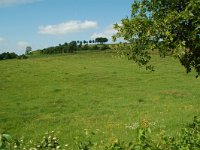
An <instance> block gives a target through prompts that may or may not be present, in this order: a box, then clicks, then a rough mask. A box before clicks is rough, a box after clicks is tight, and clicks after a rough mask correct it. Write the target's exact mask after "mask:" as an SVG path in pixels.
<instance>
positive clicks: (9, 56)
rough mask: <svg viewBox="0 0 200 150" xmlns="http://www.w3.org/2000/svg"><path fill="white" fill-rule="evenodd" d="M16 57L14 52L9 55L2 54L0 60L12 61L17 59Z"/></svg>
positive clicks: (7, 53) (6, 53)
mask: <svg viewBox="0 0 200 150" xmlns="http://www.w3.org/2000/svg"><path fill="white" fill-rule="evenodd" d="M17 57H18V55H17V54H15V53H14V52H12V53H9V52H4V53H2V54H0V60H5V59H14V58H17Z"/></svg>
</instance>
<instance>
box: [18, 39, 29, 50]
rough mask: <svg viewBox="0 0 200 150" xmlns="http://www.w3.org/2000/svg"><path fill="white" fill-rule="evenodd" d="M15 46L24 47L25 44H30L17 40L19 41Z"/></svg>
mask: <svg viewBox="0 0 200 150" xmlns="http://www.w3.org/2000/svg"><path fill="white" fill-rule="evenodd" d="M17 46H18V47H19V48H22V49H25V48H26V47H27V46H30V44H29V43H28V42H25V41H19V42H18V43H17Z"/></svg>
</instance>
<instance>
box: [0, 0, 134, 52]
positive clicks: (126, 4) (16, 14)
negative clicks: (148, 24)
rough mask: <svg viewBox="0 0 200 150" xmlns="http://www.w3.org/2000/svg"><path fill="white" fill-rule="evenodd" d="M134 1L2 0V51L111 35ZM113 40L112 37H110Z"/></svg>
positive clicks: (0, 31) (0, 34) (0, 43)
mask: <svg viewBox="0 0 200 150" xmlns="http://www.w3.org/2000/svg"><path fill="white" fill-rule="evenodd" d="M132 2H133V0H0V53H2V52H5V51H6V52H12V51H14V52H16V53H18V54H22V53H24V51H25V47H26V46H31V47H32V48H33V49H34V50H35V49H42V48H45V47H49V46H56V45H58V44H63V43H65V42H70V41H72V40H90V39H95V38H96V37H99V36H102V37H107V38H108V39H110V38H111V35H113V34H114V33H115V31H114V30H113V29H112V26H113V24H114V23H119V22H120V20H121V19H122V18H125V17H127V16H129V15H130V10H131V4H132ZM110 41H111V40H110Z"/></svg>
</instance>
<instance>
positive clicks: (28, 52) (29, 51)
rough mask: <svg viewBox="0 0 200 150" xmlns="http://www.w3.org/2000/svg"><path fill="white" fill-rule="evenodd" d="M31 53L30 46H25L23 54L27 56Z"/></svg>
mask: <svg viewBox="0 0 200 150" xmlns="http://www.w3.org/2000/svg"><path fill="white" fill-rule="evenodd" d="M31 51H32V47H31V46H27V47H26V52H25V54H26V55H29V54H31Z"/></svg>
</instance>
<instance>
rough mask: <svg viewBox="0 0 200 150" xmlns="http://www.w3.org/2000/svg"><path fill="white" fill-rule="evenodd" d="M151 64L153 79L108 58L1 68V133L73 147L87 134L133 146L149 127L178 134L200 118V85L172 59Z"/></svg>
mask: <svg viewBox="0 0 200 150" xmlns="http://www.w3.org/2000/svg"><path fill="white" fill-rule="evenodd" d="M152 63H153V64H155V65H156V71H155V72H148V71H145V69H140V68H138V67H137V66H136V65H135V64H133V63H131V61H127V60H126V59H119V58H116V57H113V55H112V54H111V53H106V52H93V53H89V52H88V53H87V52H84V53H78V54H72V55H69V54H66V55H64V56H56V55H55V56H49V57H41V58H30V59H27V60H6V61H0V72H1V74H0V80H1V82H0V132H7V133H10V134H11V135H13V136H15V137H20V136H25V137H27V138H33V139H38V138H39V137H40V136H42V135H43V134H44V133H45V132H46V131H52V130H54V131H56V133H57V134H58V136H59V137H60V138H61V141H62V142H63V143H69V144H71V143H72V141H73V138H74V137H76V136H80V137H82V136H83V134H84V129H90V130H99V131H100V133H101V134H100V135H99V136H101V137H104V138H107V137H113V136H116V137H119V138H120V139H127V138H130V137H132V136H133V135H132V134H133V131H132V130H131V129H130V126H134V125H135V124H137V123H138V122H139V121H141V120H143V119H147V120H148V121H149V122H150V123H152V124H153V125H154V127H155V129H156V131H157V132H159V130H161V129H164V130H166V131H167V133H168V134H172V133H173V132H176V130H178V129H179V128H181V127H183V126H184V125H185V123H187V122H190V121H191V120H192V118H193V116H194V115H200V110H199V108H200V101H199V98H200V92H199V89H200V80H199V79H196V78H195V75H194V74H192V73H191V74H186V73H185V70H184V68H182V66H181V65H180V64H179V62H177V60H174V59H173V58H169V57H167V58H163V59H162V58H159V57H158V56H157V55H155V56H154V57H153V62H152Z"/></svg>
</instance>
